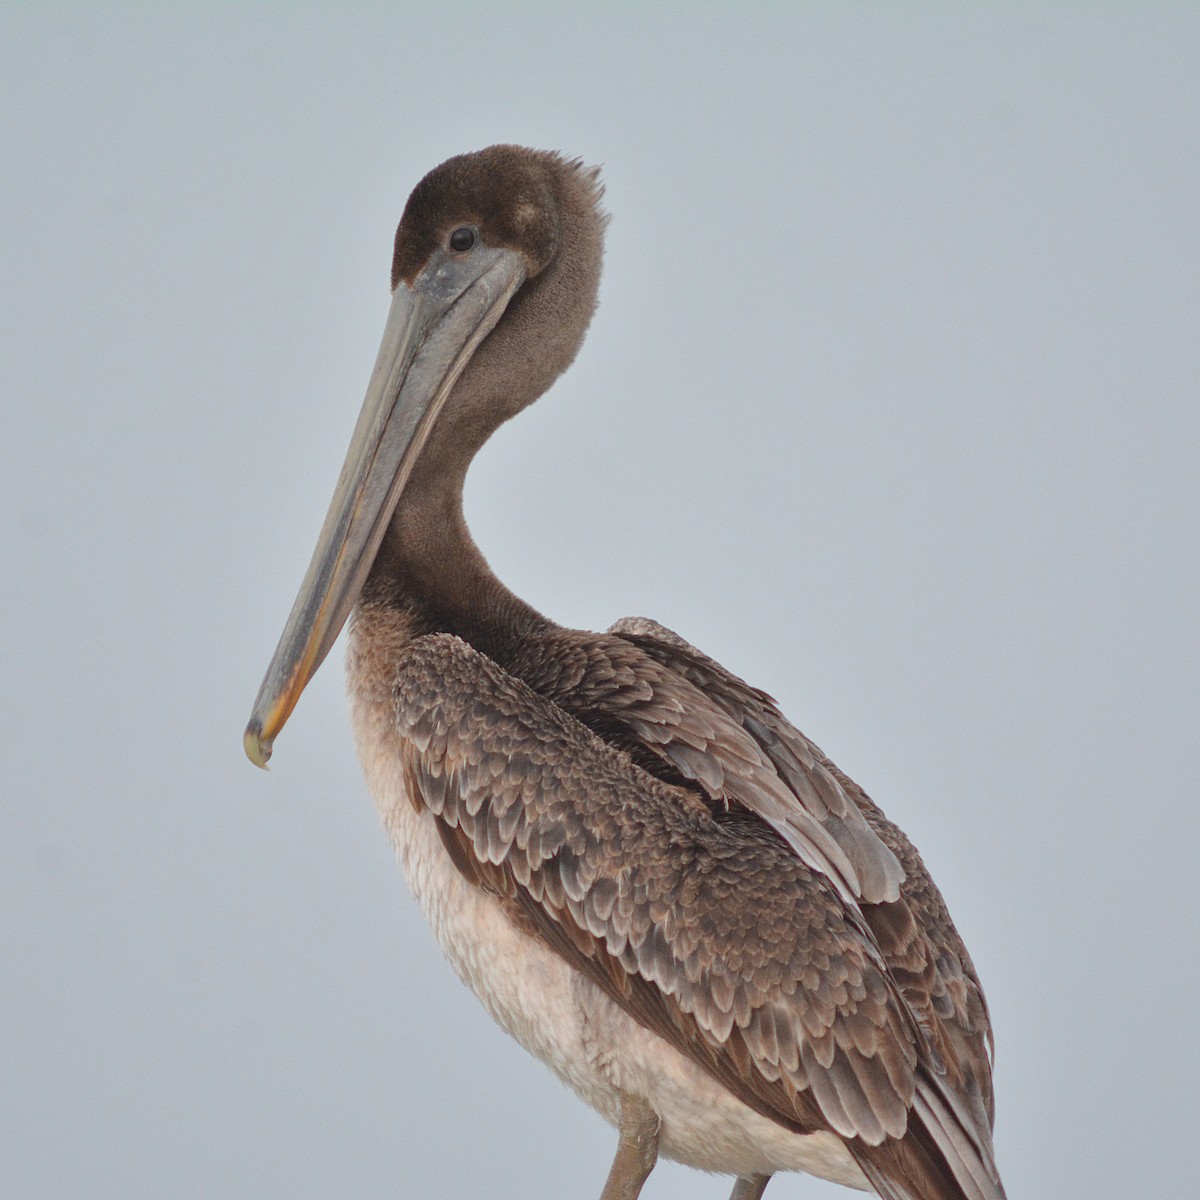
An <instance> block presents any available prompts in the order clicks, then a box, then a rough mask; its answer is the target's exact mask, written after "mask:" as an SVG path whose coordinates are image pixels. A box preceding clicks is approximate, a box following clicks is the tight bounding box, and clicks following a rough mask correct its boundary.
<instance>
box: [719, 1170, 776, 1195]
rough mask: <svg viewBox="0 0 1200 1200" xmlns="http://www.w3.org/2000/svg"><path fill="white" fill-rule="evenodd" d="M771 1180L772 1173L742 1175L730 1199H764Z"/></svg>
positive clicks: (734, 1186)
mask: <svg viewBox="0 0 1200 1200" xmlns="http://www.w3.org/2000/svg"><path fill="white" fill-rule="evenodd" d="M770 1182H771V1177H770V1175H742V1176H740V1177H739V1178H738V1181H737V1183H735V1184H734V1185H733V1191H732V1193H731V1194H730V1196H729V1200H762V1194H763V1192H765V1191H766V1190H767V1184H768V1183H770Z"/></svg>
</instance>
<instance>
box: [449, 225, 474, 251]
mask: <svg viewBox="0 0 1200 1200" xmlns="http://www.w3.org/2000/svg"><path fill="white" fill-rule="evenodd" d="M473 245H475V230H473V229H470V228H468V227H467V226H466V225H463V226H460V227H459V228H458V229H456V230H455V231H454V232H453V233H452V234H451V235H450V249H451V250H470V248H471V247H472V246H473Z"/></svg>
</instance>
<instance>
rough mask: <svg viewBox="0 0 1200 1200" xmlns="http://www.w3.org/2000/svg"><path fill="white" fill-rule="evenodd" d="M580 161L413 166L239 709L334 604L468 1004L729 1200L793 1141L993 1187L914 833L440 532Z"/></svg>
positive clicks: (637, 1153) (615, 632) (543, 310)
mask: <svg viewBox="0 0 1200 1200" xmlns="http://www.w3.org/2000/svg"><path fill="white" fill-rule="evenodd" d="M600 194H601V187H600V184H599V180H598V173H597V172H596V171H595V170H589V169H585V168H584V167H583V166H582V165H581V164H580V163H579V162H573V161H570V160H568V159H565V158H563V157H561V156H560V155H557V154H552V153H544V152H539V151H533V150H526V149H522V148H519V147H516V146H493V147H491V148H490V149H487V150H483V151H481V152H479V153H477V154H468V155H463V156H460V157H457V158H452V159H450V160H449V161H448V162H445V163H443V164H442V165H441V166H440V167H438V168H436V169H435V170H434V171H432V172H430V173H429V174H428V175H426V176H425V178H424V179H422V180H421V182H420V183H419V184H418V185H417V187H416V189H415V190H414V191H413V193H412V195H411V197H410V198H409V201H408V204H407V206H406V207H405V210H404V215H403V217H402V219H401V221H400V226H399V229H398V230H397V233H396V243H395V253H394V256H393V258H392V289H393V298H392V303H391V310H390V312H389V315H388V319H387V324H386V327H385V328H384V333H383V344H382V346H381V348H380V351H379V357H378V360H377V362H376V364H375V369H374V372H373V374H372V376H371V381H370V384H369V386H368V389H367V397H366V401H365V403H364V405H363V409H362V413H361V415H360V416H359V419H358V424H357V426H356V428H355V431H354V437H353V441H352V443H351V446H350V450H349V453H348V456H347V458H346V464H345V466H344V468H343V470H342V474H341V477H340V479H339V480H338V484H337V490H336V493H335V495H334V498H333V503H332V506H331V507H330V510H329V515H328V517H327V518H326V521H325V525H324V528H323V529H322V531H321V534H320V538H319V541H318V543H317V548H316V551H315V553H314V555H313V560H312V563H311V565H310V566H309V569H308V573H307V575H306V576H305V579H304V583H303V585H302V587H301V590H300V594H299V596H298V597H297V599H296V603H295V606H294V607H293V609H292V613H291V616H290V617H289V618H288V622H287V625H286V627H285V629H284V632H283V636H282V638H281V639H280V642H279V647H278V649H277V650H276V652H275V657H274V658H273V659H272V661H271V664H270V666H269V668H268V669H267V674H266V678H265V679H264V681H263V685H262V689H261V690H260V692H259V694H258V699H257V701H256V702H255V705H254V712H253V715H252V716H251V719H250V723H249V726H248V728H247V730H246V750H247V753H248V754H249V756H250V758H251V759H252V760H253V761H254V762H256V763H257V764H259V765H260V766H265V765H266V761H267V759H268V757H269V756H270V753H271V745H272V743H273V742H274V740H275V738H276V736H277V735H278V733H279V731H280V729H282V727H283V725H284V722H285V721H286V720H287V719H288V716H289V714H290V713H291V711H292V709H293V707H294V706H295V704H296V701H297V699H298V698H299V696H300V693H301V692H302V690H303V689H304V687H305V685H306V684H307V683H308V681H309V679H311V678H312V676H313V674H314V672H315V671H316V670H317V668H318V666H319V665H320V663H321V661H322V659H323V658H324V657H325V655H326V653H327V652H328V651H329V648H330V646H331V645H332V644H333V642H334V639H335V638H336V637H337V635H338V632H339V630H340V629H341V628H342V626H343V625H344V624H345V622H346V621H347V619H348V618H349V619H350V623H351V628H350V649H349V665H348V670H349V684H350V694H351V697H352V704H353V721H354V730H355V735H356V738H357V742H358V751H359V755H360V757H361V759H362V763H363V767H364V770H365V772H366V775H367V779H368V781H369V783H370V787H371V791H372V792H373V793H374V796H375V800H376V803H377V804H378V807H379V810H380V813H381V814H382V817H383V821H384V824H385V825H386V826H387V829H388V832H389V833H390V835H391V837H392V840H393V842H394V843H395V846H396V849H397V851H398V853H399V857H400V859H401V862H402V863H403V866H404V870H405V873H406V875H407V877H408V881H409V883H410V885H411V887H412V890H413V892H414V894H415V895H416V898H417V900H418V902H419V903H420V905H421V907H422V908H423V910H424V911H425V914H426V916H427V917H428V918H429V921H430V923H431V924H432V926H433V929H434V932H435V933H436V935H437V937H438V940H439V941H440V943H441V945H442V948H443V950H444V951H445V953H446V955H447V956H448V957H449V959H450V961H451V962H452V963H453V965H454V967H455V969H456V970H457V971H458V973H459V975H460V976H461V977H462V978H463V979H464V980H465V981H466V982H467V983H468V984H469V985H470V987H471V988H472V989H473V990H474V991H475V993H476V995H478V996H479V998H480V999H481V1000H482V1001H483V1003H484V1005H485V1006H486V1007H487V1009H488V1011H489V1012H490V1013H491V1014H492V1016H493V1017H494V1018H495V1019H496V1020H497V1021H498V1022H499V1023H500V1024H501V1025H502V1026H503V1027H504V1028H505V1029H507V1030H508V1031H509V1033H511V1034H512V1035H513V1036H514V1037H516V1038H517V1040H518V1041H520V1042H521V1044H522V1045H524V1046H525V1047H526V1049H528V1050H529V1051H531V1052H532V1053H533V1054H535V1055H537V1056H538V1058H540V1059H542V1060H543V1061H544V1062H545V1063H547V1064H548V1065H549V1066H550V1067H551V1068H552V1069H553V1070H554V1071H555V1072H557V1073H558V1075H560V1076H561V1077H562V1078H563V1079H564V1080H565V1081H566V1082H567V1083H568V1084H570V1086H571V1087H572V1088H574V1089H575V1091H576V1092H578V1093H579V1095H580V1096H581V1097H582V1098H583V1099H584V1100H585V1101H586V1102H587V1103H588V1104H590V1105H592V1107H594V1108H595V1109H597V1110H598V1111H599V1112H600V1113H601V1114H602V1115H603V1116H604V1117H606V1118H607V1119H608V1120H609V1121H610V1122H611V1123H612V1124H613V1125H615V1126H616V1127H617V1129H618V1130H619V1140H618V1147H617V1152H616V1156H615V1158H614V1161H613V1165H612V1169H611V1172H610V1174H609V1177H608V1181H607V1183H606V1185H605V1187H604V1191H603V1193H602V1200H634V1198H635V1197H637V1196H638V1195H639V1194H640V1192H641V1189H642V1185H643V1184H644V1182H645V1180H646V1178H647V1176H648V1175H649V1173H650V1171H651V1169H652V1168H653V1166H654V1163H655V1161H656V1158H657V1156H658V1154H660V1153H661V1154H664V1155H666V1156H668V1157H670V1158H673V1159H676V1160H678V1161H680V1162H683V1163H686V1164H689V1165H691V1166H693V1167H696V1168H699V1169H701V1170H704V1171H713V1172H719V1173H724V1174H729V1175H734V1176H736V1177H737V1182H736V1184H735V1186H734V1190H733V1197H734V1200H756V1198H757V1197H759V1196H761V1195H762V1192H763V1189H764V1188H765V1187H766V1185H767V1181H768V1180H769V1179H770V1177H771V1175H772V1174H774V1173H775V1172H778V1171H806V1172H809V1173H811V1174H814V1175H818V1176H821V1177H823V1178H825V1179H830V1180H833V1181H835V1182H837V1183H842V1184H846V1185H848V1186H850V1187H856V1188H860V1189H863V1190H867V1189H870V1188H874V1189H875V1191H876V1192H877V1193H878V1194H879V1195H881V1196H884V1197H888V1198H889V1200H950V1198H955V1200H1000V1198H1001V1197H1003V1196H1004V1190H1003V1187H1002V1186H1001V1183H1000V1179H999V1175H998V1174H997V1170H996V1165H995V1160H994V1157H993V1153H992V1138H991V1126H992V1116H993V1109H992V1072H991V1032H990V1029H989V1023H988V1014H987V1006H986V1004H985V1002H984V998H983V992H982V990H981V989H980V986H979V980H978V979H977V977H976V974H975V970H974V968H973V966H972V965H971V959H970V957H969V956H968V954H967V951H966V948H965V947H964V945H963V943H962V941H961V939H960V938H959V936H958V933H957V931H956V930H955V928H954V925H953V924H952V923H951V921H950V917H949V914H948V913H947V911H946V906H945V904H944V902H943V900H942V897H941V894H940V893H939V892H938V890H937V888H936V887H935V886H934V884H933V882H932V880H931V879H930V878H929V875H928V874H927V873H926V870H925V867H924V865H923V864H922V862H921V859H920V857H919V856H918V854H917V852H916V850H915V849H914V848H913V846H912V844H911V843H910V842H909V841H908V839H907V838H906V837H905V835H904V834H903V833H901V831H900V830H899V829H897V828H896V826H895V825H893V824H892V823H891V822H890V821H889V820H888V819H887V818H886V817H885V816H884V815H883V813H882V812H881V811H880V810H879V809H878V808H877V807H876V806H875V804H874V803H873V802H872V801H871V800H870V799H869V798H868V797H867V795H866V794H865V793H864V792H863V790H862V789H861V788H859V787H858V786H857V784H855V783H854V782H853V781H851V780H850V779H849V778H848V777H847V776H846V775H844V774H843V773H842V772H841V771H839V770H838V769H837V767H835V766H834V765H833V763H832V762H830V760H829V759H828V758H826V757H825V755H824V754H823V753H822V752H821V751H820V750H819V749H818V748H817V747H816V746H815V745H814V744H813V743H812V742H810V741H809V740H808V739H807V738H806V737H805V736H804V735H803V734H801V733H800V732H799V731H798V730H796V729H795V728H793V726H792V725H790V724H789V723H788V721H787V719H786V718H785V717H784V716H783V715H782V714H781V713H780V711H779V709H778V708H777V707H776V705H775V702H774V701H773V700H772V699H771V698H770V697H769V696H767V695H766V694H765V693H763V692H760V691H758V690H756V689H755V688H752V687H750V686H749V685H748V684H746V683H744V682H743V681H742V680H741V679H739V678H737V677H736V676H735V675H733V674H731V673H730V672H729V671H727V670H725V669H724V668H723V667H722V666H720V665H719V664H718V663H716V662H714V661H713V660H712V659H710V658H708V657H706V656H705V655H704V654H702V653H701V652H700V651H699V650H697V649H695V647H693V646H691V645H689V644H688V643H687V642H685V641H684V640H683V639H682V638H680V637H678V636H677V635H676V634H674V633H672V632H671V631H670V630H668V629H664V628H663V627H662V626H660V625H658V624H656V623H654V622H653V621H649V620H644V619H626V620H623V621H619V622H618V623H617V624H616V625H614V626H613V627H612V628H611V629H610V630H609V631H608V632H607V633H587V632H582V631H579V630H574V629H564V628H562V627H560V626H558V625H555V624H554V623H553V622H552V621H550V620H548V619H547V618H546V617H543V616H542V615H541V614H540V613H538V612H536V611H535V610H534V609H533V608H531V607H530V606H529V605H528V604H526V603H524V602H523V601H522V600H520V599H518V598H517V597H516V596H514V595H513V594H512V593H511V592H510V591H509V590H508V589H507V588H505V586H504V585H503V584H502V583H501V582H500V581H499V580H498V579H497V578H496V577H495V575H494V574H493V573H492V572H491V571H490V570H489V568H488V565H487V563H486V562H485V561H484V559H483V556H482V555H481V554H480V552H479V550H478V549H477V548H476V546H475V544H474V542H473V541H472V540H471V536H470V534H469V533H468V531H467V526H466V523H465V521H464V519H463V511H462V489H463V480H464V478H465V475H466V471H467V467H468V466H469V465H470V462H471V460H472V458H473V457H474V455H475V453H476V451H478V449H479V448H480V446H482V444H483V443H484V441H485V440H486V439H487V438H488V436H489V435H490V434H491V433H492V431H493V430H494V429H496V427H497V426H498V425H500V423H501V422H503V421H505V420H507V419H508V418H509V417H511V416H513V415H514V414H516V413H517V412H519V411H520V410H521V409H522V408H524V407H525V406H526V405H528V404H530V403H531V402H532V401H534V400H536V399H537V398H538V397H539V396H540V395H541V394H542V393H543V392H544V391H545V390H546V389H547V388H548V387H549V386H550V384H551V383H552V382H553V381H554V380H555V378H556V377H557V376H558V375H559V374H560V373H561V372H562V371H563V370H564V369H565V368H566V367H567V366H568V365H569V364H570V362H571V361H572V359H573V358H574V357H575V354H576V351H577V350H578V349H579V346H580V343H581V342H582V340H583V336H584V332H585V330H586V329H587V326H588V323H589V321H590V320H591V316H592V312H593V309H594V308H595V304H596V291H597V286H598V282H599V275H600V259H601V244H602V236H603V231H604V225H605V219H606V218H605V216H604V215H603V213H602V212H601V209H600V204H599V202H600Z"/></svg>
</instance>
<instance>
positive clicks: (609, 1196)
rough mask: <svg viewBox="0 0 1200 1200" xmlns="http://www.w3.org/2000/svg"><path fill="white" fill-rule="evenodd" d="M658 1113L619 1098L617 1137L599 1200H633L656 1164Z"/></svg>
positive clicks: (628, 1098)
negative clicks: (613, 1154) (619, 1113)
mask: <svg viewBox="0 0 1200 1200" xmlns="http://www.w3.org/2000/svg"><path fill="white" fill-rule="evenodd" d="M658 1126H659V1120H658V1113H656V1112H655V1111H654V1109H652V1108H651V1107H650V1105H648V1104H647V1103H646V1102H645V1100H639V1099H637V1098H636V1097H634V1096H625V1095H622V1097H621V1124H620V1130H621V1136H620V1139H619V1141H618V1142H617V1153H616V1157H615V1158H614V1159H613V1164H612V1167H611V1168H610V1169H609V1172H608V1179H607V1181H606V1182H605V1184H604V1191H602V1192H601V1193H600V1200H637V1198H638V1196H640V1195H641V1192H642V1184H644V1183H645V1182H646V1180H647V1179H648V1178H649V1176H650V1172H651V1171H653V1170H654V1164H655V1163H656V1162H657V1161H658Z"/></svg>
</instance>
